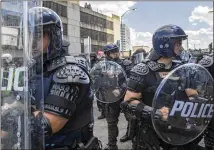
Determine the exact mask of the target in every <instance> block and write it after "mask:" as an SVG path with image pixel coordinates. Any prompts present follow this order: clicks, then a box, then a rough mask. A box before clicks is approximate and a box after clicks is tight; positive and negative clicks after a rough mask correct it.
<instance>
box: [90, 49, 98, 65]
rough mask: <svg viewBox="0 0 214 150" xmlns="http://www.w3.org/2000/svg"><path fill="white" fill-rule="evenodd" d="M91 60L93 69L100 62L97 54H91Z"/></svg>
mask: <svg viewBox="0 0 214 150" xmlns="http://www.w3.org/2000/svg"><path fill="white" fill-rule="evenodd" d="M90 60H91V68H93V67H94V65H95V64H96V63H97V62H98V59H97V54H96V53H95V52H92V53H90Z"/></svg>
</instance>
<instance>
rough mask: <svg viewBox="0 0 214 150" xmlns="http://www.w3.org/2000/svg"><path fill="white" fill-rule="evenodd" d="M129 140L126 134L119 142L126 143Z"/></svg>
mask: <svg viewBox="0 0 214 150" xmlns="http://www.w3.org/2000/svg"><path fill="white" fill-rule="evenodd" d="M129 140H131V139H130V138H129V137H128V135H127V134H125V135H124V136H123V137H121V138H120V142H126V141H129Z"/></svg>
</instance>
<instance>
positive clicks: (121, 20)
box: [120, 8, 137, 56]
mask: <svg viewBox="0 0 214 150" xmlns="http://www.w3.org/2000/svg"><path fill="white" fill-rule="evenodd" d="M135 10H137V8H132V9H129V10H127V11H126V12H124V13H123V14H122V16H121V17H120V51H121V50H122V56H124V53H123V48H122V26H123V17H124V15H125V14H126V13H127V12H129V11H135Z"/></svg>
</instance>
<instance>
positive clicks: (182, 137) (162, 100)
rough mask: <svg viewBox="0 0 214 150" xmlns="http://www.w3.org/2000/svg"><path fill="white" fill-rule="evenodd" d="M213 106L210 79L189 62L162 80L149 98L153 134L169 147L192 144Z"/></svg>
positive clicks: (202, 128) (200, 67) (200, 68)
mask: <svg viewBox="0 0 214 150" xmlns="http://www.w3.org/2000/svg"><path fill="white" fill-rule="evenodd" d="M213 103H214V102H213V78H212V76H211V75H210V73H209V72H208V71H207V70H206V69H205V68H204V67H202V66H200V65H197V64H191V63H190V64H185V65H182V66H180V67H178V68H176V69H175V70H173V71H171V72H170V73H169V74H168V75H167V76H166V77H165V78H164V79H163V81H162V82H161V84H160V85H159V87H158V89H157V91H156V94H155V97H154V99H153V106H152V107H153V108H154V110H153V112H152V123H153V126H154V128H155V131H156V133H157V134H158V135H159V137H160V138H161V139H162V140H163V141H165V142H166V143H169V144H172V145H184V144H187V143H189V142H191V141H193V140H194V139H196V138H197V137H198V136H199V135H201V134H202V133H203V131H204V130H205V128H206V127H207V125H208V123H209V121H210V120H211V118H212V115H213ZM157 110H158V111H160V112H162V113H161V114H162V115H161V117H157V115H156V113H155V112H156V111H157Z"/></svg>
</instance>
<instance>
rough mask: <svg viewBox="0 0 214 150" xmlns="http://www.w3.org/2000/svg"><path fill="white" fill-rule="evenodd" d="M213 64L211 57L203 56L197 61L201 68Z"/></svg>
mask: <svg viewBox="0 0 214 150" xmlns="http://www.w3.org/2000/svg"><path fill="white" fill-rule="evenodd" d="M212 64H213V57H210V56H205V57H203V58H202V59H201V60H200V61H199V65H202V66H203V67H210V66H212Z"/></svg>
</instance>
